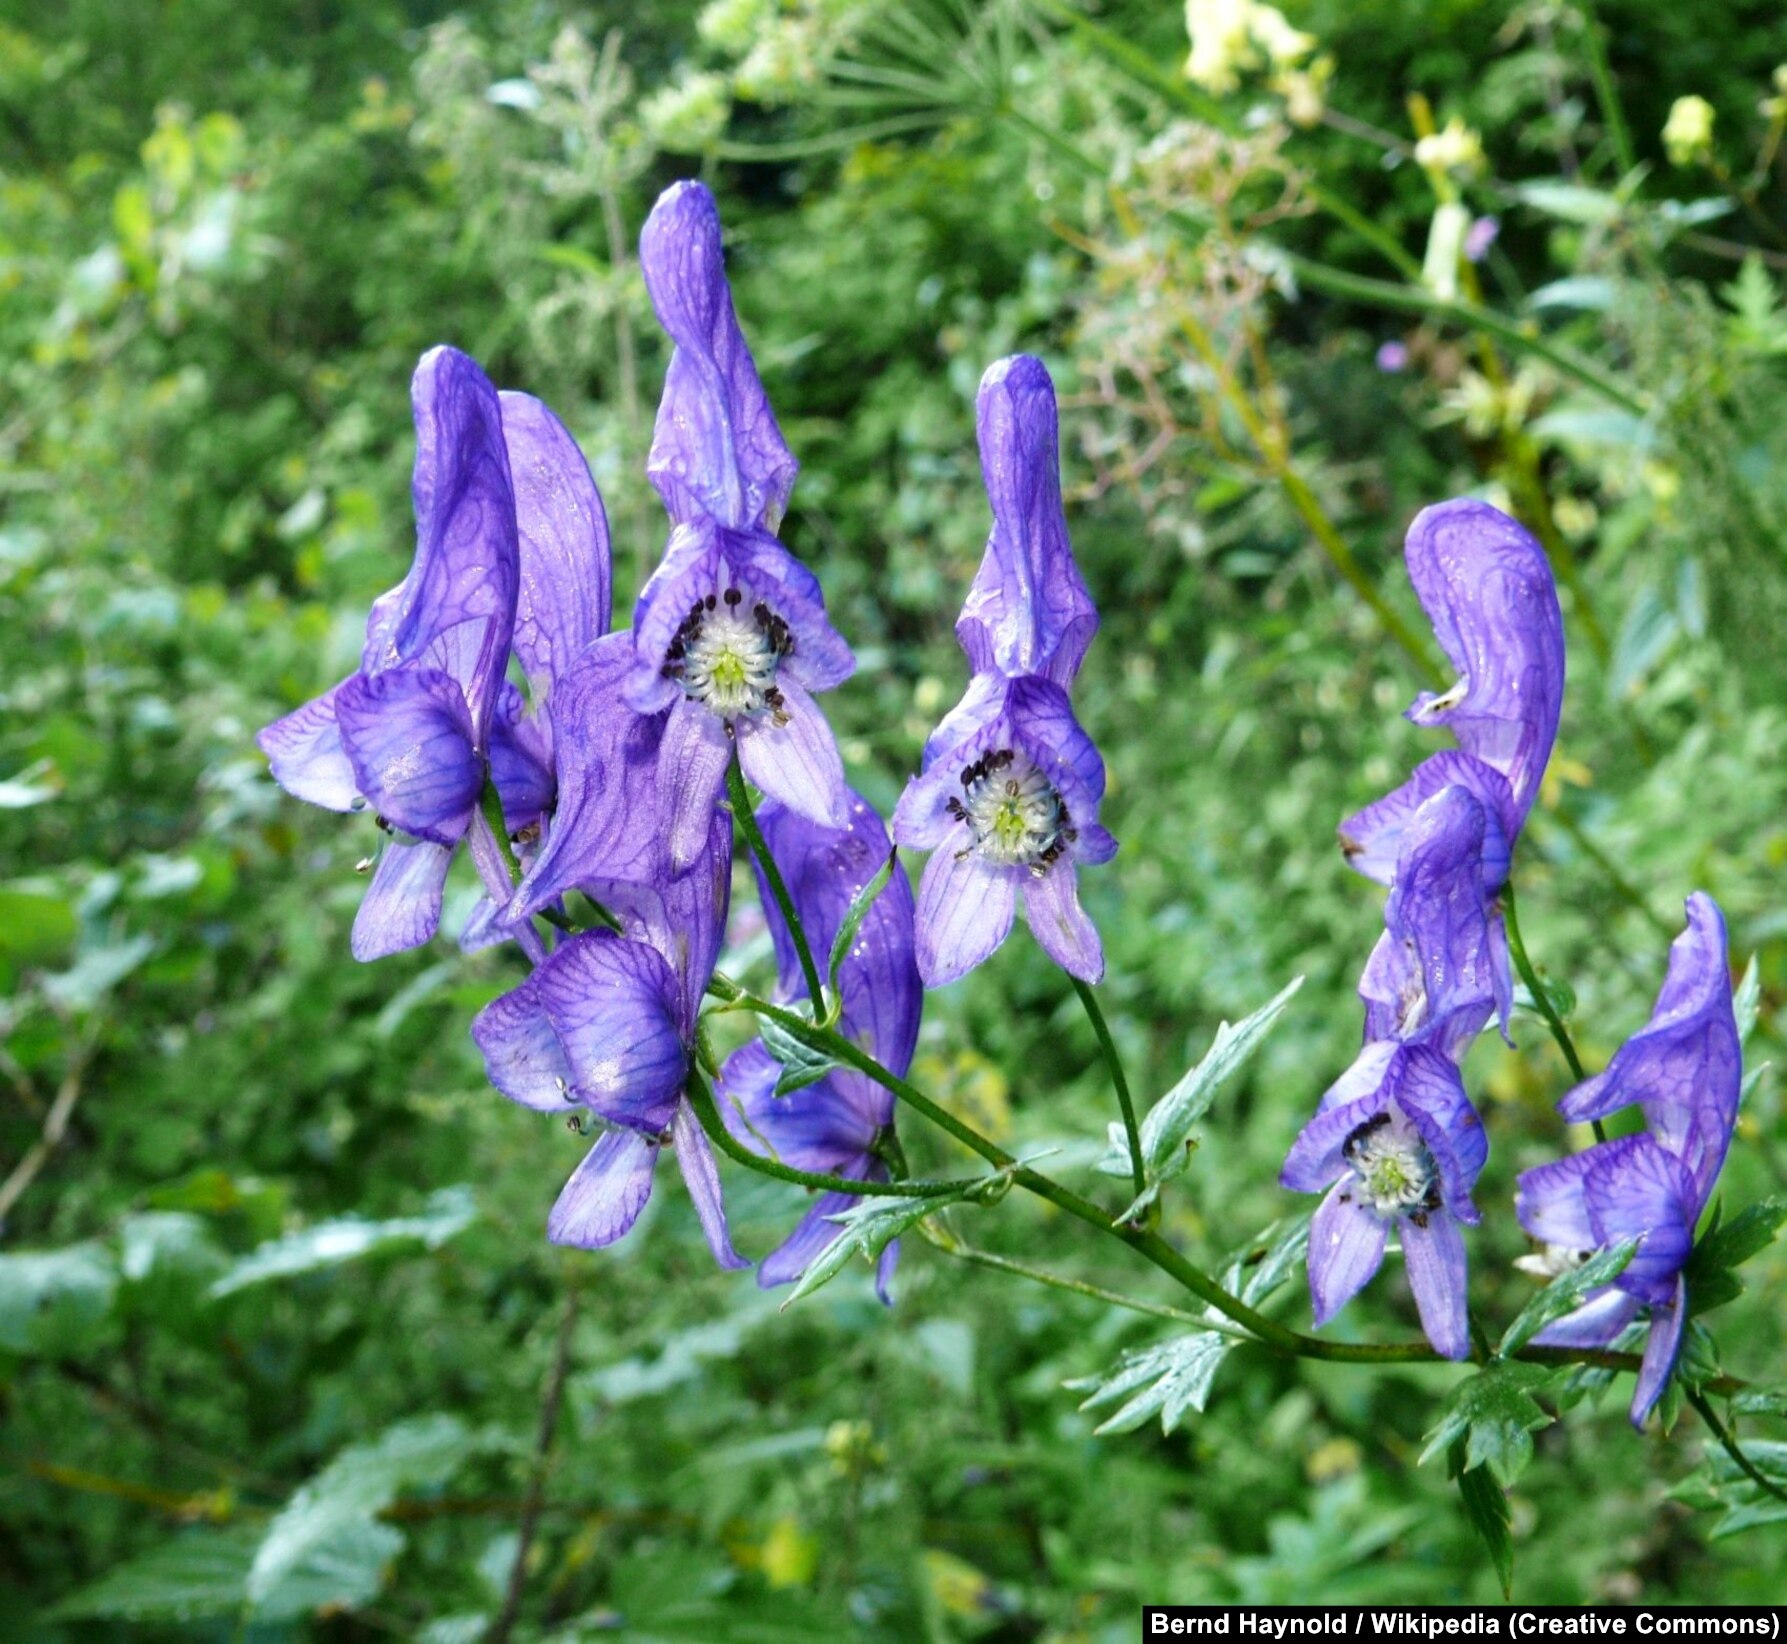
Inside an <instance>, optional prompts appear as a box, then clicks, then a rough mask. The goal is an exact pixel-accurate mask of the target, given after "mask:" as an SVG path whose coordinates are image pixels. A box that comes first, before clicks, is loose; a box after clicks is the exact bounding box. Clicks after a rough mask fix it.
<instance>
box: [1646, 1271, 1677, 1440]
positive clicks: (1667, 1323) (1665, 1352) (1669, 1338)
mask: <svg viewBox="0 0 1787 1644" xmlns="http://www.w3.org/2000/svg"><path fill="white" fill-rule="evenodd" d="M1687 1322H1688V1289H1687V1286H1686V1285H1685V1284H1684V1283H1683V1282H1682V1281H1681V1280H1680V1279H1677V1280H1676V1281H1675V1293H1674V1296H1673V1298H1672V1300H1671V1301H1670V1303H1669V1305H1668V1306H1666V1307H1653V1308H1652V1309H1651V1316H1650V1337H1649V1339H1648V1340H1647V1341H1646V1342H1645V1344H1644V1362H1643V1363H1642V1364H1641V1365H1640V1366H1639V1367H1638V1383H1637V1385H1636V1386H1635V1387H1634V1388H1633V1389H1632V1425H1633V1426H1634V1427H1640V1428H1641V1427H1643V1426H1644V1423H1645V1420H1646V1418H1648V1417H1649V1415H1650V1413H1651V1411H1652V1410H1654V1409H1655V1408H1656V1404H1657V1400H1658V1399H1660V1398H1661V1397H1662V1396H1663V1389H1664V1388H1665V1387H1666V1386H1667V1385H1668V1383H1669V1376H1670V1373H1671V1372H1672V1371H1673V1370H1674V1369H1675V1361H1676V1359H1677V1358H1678V1357H1679V1356H1680V1354H1681V1349H1682V1331H1683V1330H1684V1329H1685V1328H1686V1326H1687Z"/></svg>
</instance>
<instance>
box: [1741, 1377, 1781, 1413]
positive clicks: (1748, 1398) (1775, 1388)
mask: <svg viewBox="0 0 1787 1644" xmlns="http://www.w3.org/2000/svg"><path fill="white" fill-rule="evenodd" d="M1731 1408H1732V1410H1733V1411H1734V1412H1735V1413H1736V1414H1738V1415H1740V1416H1787V1381H1778V1382H1775V1383H1774V1384H1773V1385H1772V1386H1768V1387H1749V1388H1746V1389H1745V1390H1744V1391H1743V1392H1741V1393H1739V1394H1738V1395H1737V1397H1736V1398H1734V1399H1733V1400H1732V1401H1731Z"/></svg>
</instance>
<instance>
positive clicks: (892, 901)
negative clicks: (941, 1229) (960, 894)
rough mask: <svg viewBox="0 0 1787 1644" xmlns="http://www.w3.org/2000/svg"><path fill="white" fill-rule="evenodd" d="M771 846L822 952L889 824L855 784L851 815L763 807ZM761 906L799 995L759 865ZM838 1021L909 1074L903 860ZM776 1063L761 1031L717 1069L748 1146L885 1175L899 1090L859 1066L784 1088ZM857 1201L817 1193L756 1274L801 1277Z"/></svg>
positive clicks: (885, 1264) (909, 971)
mask: <svg viewBox="0 0 1787 1644" xmlns="http://www.w3.org/2000/svg"><path fill="white" fill-rule="evenodd" d="M758 821H759V822H760V824H761V825H762V828H763V835H764V839H765V841H766V842H767V843H768V845H769V849H770V854H771V855H772V856H773V857H774V858H775V861H776V865H777V866H778V868H780V870H781V872H782V876H783V878H784V880H785V881H786V883H787V886H788V892H789V894H790V896H792V897H793V899H794V906H795V911H796V912H797V913H798V914H799V916H800V922H801V927H802V928H803V929H804V930H805V932H806V935H807V940H808V942H810V943H811V944H812V946H813V949H814V950H815V952H817V953H819V954H825V953H827V952H829V951H830V949H831V945H832V943H833V942H834V941H835V940H836V938H837V934H838V931H839V928H840V927H841V926H842V924H843V922H844V916H845V914H846V913H847V912H848V910H849V907H850V904H851V903H852V901H854V900H855V898H856V895H857V893H858V892H859V891H860V890H861V889H862V888H863V886H864V885H866V884H868V882H869V881H870V880H871V879H873V878H874V877H875V875H876V874H877V873H879V872H880V871H881V868H882V866H883V864H884V863H885V862H886V861H887V856H888V850H889V844H888V838H887V829H886V827H885V826H884V825H883V823H882V821H881V818H880V817H879V816H877V815H876V814H875V811H874V809H873V807H872V806H870V805H869V803H868V801H866V800H865V799H863V798H862V797H861V796H860V795H856V794H852V795H851V808H850V825H849V827H848V828H844V829H834V828H823V827H820V826H819V825H818V824H816V823H814V822H810V821H808V820H807V819H806V818H805V817H801V816H797V815H795V814H794V813H793V812H792V811H790V810H788V809H787V808H786V807H784V806H781V805H774V804H771V805H765V806H764V807H763V809H762V811H761V812H759V814H758ZM758 890H759V894H760V896H761V899H762V904H763V910H764V917H765V919H766V920H767V921H768V924H769V929H770V935H771V937H772V939H773V940H774V942H775V947H776V968H777V971H778V974H779V987H778V989H777V995H776V996H777V998H779V999H781V1000H784V1001H787V1000H792V999H798V998H800V997H802V995H803V994H804V991H805V990H804V987H803V985H802V980H801V971H800V961H799V958H798V956H797V954H796V951H795V947H794V940H793V937H792V935H791V934H790V933H789V930H788V927H787V925H786V924H785V923H784V922H783V920H782V916H781V913H780V910H779V909H778V908H777V907H776V904H775V901H774V899H773V898H772V897H771V896H770V894H769V890H768V887H767V886H766V885H765V884H764V882H763V876H762V872H761V870H759V872H758ZM838 989H839V993H840V994H841V996H842V998H841V1006H842V1010H841V1015H840V1018H839V1028H840V1031H841V1032H842V1033H843V1034H844V1035H845V1036H846V1037H847V1038H849V1039H850V1040H851V1041H852V1042H854V1043H856V1044H859V1045H861V1046H862V1047H863V1048H864V1049H865V1050H866V1051H868V1053H869V1054H870V1055H871V1056H873V1057H874V1058H875V1059H876V1060H877V1061H878V1062H880V1063H881V1065H882V1066H883V1067H885V1068H887V1069H888V1070H889V1071H890V1072H892V1073H895V1074H898V1075H904V1074H905V1072H906V1070H907V1069H908V1068H909V1067H910V1066H911V1065H912V1052H913V1050H914V1048H915V1047H916V1045H917V1044H918V1019H919V1013H920V1011H921V1010H922V1008H923V1004H924V990H923V987H922V985H921V984H920V982H919V977H918V967H917V965H916V964H915V963H914V961H913V926H912V890H911V887H910V886H908V885H907V883H906V876H905V874H904V873H903V872H902V871H901V870H900V869H899V868H898V867H896V868H895V869H894V873H893V877H892V878H891V879H890V880H889V881H888V884H887V887H886V889H884V890H883V891H882V892H881V894H880V896H878V897H877V898H876V899H875V902H874V904H873V905H872V906H871V907H870V909H869V911H868V913H867V914H866V915H865V916H864V918H863V922H862V924H861V926H860V927H859V928H858V931H857V936H856V941H855V943H854V945H853V946H852V947H851V949H850V951H849V953H848V954H847V955H846V956H845V959H844V963H843V965H842V966H841V967H840V968H839V972H838ZM781 1071H782V1070H781V1068H780V1067H779V1066H778V1065H777V1063H776V1062H775V1061H774V1060H773V1058H772V1057H771V1056H770V1054H769V1052H768V1051H767V1050H766V1049H765V1048H764V1046H763V1044H762V1042H761V1041H756V1040H754V1041H753V1042H752V1043H750V1044H749V1045H746V1046H744V1047H743V1048H742V1049H740V1050H737V1051H735V1052H734V1053H733V1054H732V1055H731V1056H730V1057H728V1058H727V1061H726V1065H725V1067H724V1068H723V1069H722V1070H721V1074H720V1079H719V1083H718V1085H717V1087H716V1091H715V1094H716V1096H717V1097H718V1100H719V1104H720V1111H721V1113H722V1115H723V1116H724V1117H725V1119H726V1123H727V1125H728V1126H729V1127H730V1128H731V1129H732V1130H733V1132H734V1133H735V1134H736V1135H737V1136H738V1137H739V1139H740V1140H741V1141H743V1142H744V1143H745V1144H746V1145H747V1146H750V1147H755V1148H757V1149H758V1151H760V1152H761V1151H768V1152H770V1153H772V1154H773V1156H774V1157H776V1158H779V1159H780V1160H781V1161H782V1162H783V1163H784V1164H788V1165H791V1166H793V1167H794V1168H795V1169H797V1170H810V1171H819V1172H823V1173H826V1174H829V1175H834V1176H851V1177H855V1178H857V1179H859V1180H865V1181H873V1182H884V1181H886V1180H888V1170H887V1166H886V1164H885V1163H884V1162H883V1161H882V1158H881V1156H880V1152H879V1151H878V1150H879V1148H880V1146H881V1142H882V1137H883V1133H884V1132H885V1131H887V1130H888V1129H889V1128H890V1127H891V1126H892V1124H893V1097H892V1096H891V1095H890V1094H889V1093H888V1092H887V1091H886V1090H885V1089H884V1088H883V1087H882V1086H880V1085H878V1084H876V1083H875V1082H874V1080H872V1079H869V1078H867V1077H866V1076H865V1075H863V1074H861V1073H858V1072H856V1071H855V1070H854V1069H852V1068H844V1067H840V1068H837V1069H834V1070H833V1071H832V1072H831V1073H829V1074H827V1075H826V1076H825V1077H824V1078H823V1079H820V1080H818V1081H817V1082H816V1083H814V1084H810V1085H807V1086H805V1087H803V1088H802V1089H800V1090H797V1091H793V1092H791V1093H790V1094H788V1095H786V1096H777V1095H776V1094H775V1087H776V1081H777V1079H778V1078H779V1076H780V1074H781ZM858 1202H859V1199H858V1197H857V1196H853V1195H851V1194H847V1193H824V1194H821V1195H820V1196H819V1198H818V1199H816V1200H815V1201H814V1203H813V1205H812V1207H811V1208H810V1209H809V1210H808V1212H807V1214H806V1215H805V1216H804V1217H803V1218H802V1219H801V1222H800V1224H799V1225H798V1226H797V1227H796V1228H795V1230H794V1233H793V1235H792V1236H791V1237H790V1238H789V1239H788V1240H787V1241H786V1242H785V1243H784V1244H782V1246H781V1247H780V1248H779V1249H777V1250H775V1251H772V1252H771V1253H770V1254H769V1255H768V1256H767V1257H765V1258H764V1261H763V1265H762V1267H761V1268H760V1269H759V1270H758V1275H757V1277H758V1282H759V1283H760V1284H762V1285H764V1286H765V1287H767V1286H770V1285H776V1284H787V1283H790V1282H792V1281H793V1280H795V1279H798V1278H799V1277H800V1276H801V1274H802V1273H804V1272H805V1271H806V1270H807V1268H808V1266H809V1265H811V1263H812V1261H813V1259H814V1258H815V1257H816V1256H818V1255H819V1253H820V1252H821V1251H823V1250H824V1249H825V1248H826V1246H828V1245H829V1244H830V1243H831V1242H832V1241H833V1240H834V1239H835V1238H837V1237H838V1236H839V1233H840V1231H841V1230H840V1229H839V1227H838V1226H837V1224H836V1223H835V1222H833V1221H832V1220H830V1218H831V1217H834V1216H836V1215H838V1214H840V1213H841V1212H843V1211H845V1210H848V1209H849V1208H850V1207H851V1206H852V1205H854V1204H856V1203H858ZM898 1259H899V1244H898V1241H895V1242H894V1243H893V1244H890V1245H889V1246H888V1248H887V1249H886V1250H885V1251H883V1252H882V1256H881V1261H880V1265H879V1266H878V1268H877V1270H876V1287H877V1289H878V1290H879V1291H880V1294H881V1299H882V1300H883V1301H887V1300H889V1299H890V1297H889V1294H888V1285H889V1283H890V1281H891V1280H892V1278H893V1271H894V1264H895V1263H896V1262H897V1261H898Z"/></svg>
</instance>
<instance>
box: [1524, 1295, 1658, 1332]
mask: <svg viewBox="0 0 1787 1644" xmlns="http://www.w3.org/2000/svg"><path fill="white" fill-rule="evenodd" d="M1641 1305H1642V1304H1641V1303H1640V1302H1639V1300H1638V1298H1637V1297H1636V1296H1628V1295H1627V1294H1626V1293H1625V1291H1623V1290H1619V1289H1616V1288H1615V1287H1614V1286H1612V1285H1609V1286H1607V1288H1606V1289H1604V1290H1599V1291H1596V1292H1595V1293H1594V1294H1593V1295H1591V1296H1590V1297H1589V1299H1588V1300H1587V1301H1586V1302H1584V1303H1583V1305H1582V1306H1581V1307H1578V1308H1577V1309H1576V1310H1575V1311H1574V1312H1573V1313H1566V1314H1565V1315H1564V1316H1563V1317H1562V1318H1561V1319H1558V1320H1556V1321H1554V1322H1553V1323H1551V1324H1548V1325H1546V1326H1545V1328H1544V1329H1543V1330H1541V1331H1540V1332H1539V1333H1538V1335H1536V1336H1534V1337H1533V1340H1534V1342H1536V1343H1537V1344H1538V1345H1539V1346H1540V1347H1611V1346H1612V1345H1613V1344H1614V1342H1616V1341H1618V1340H1619V1337H1620V1333H1621V1332H1622V1331H1623V1330H1624V1329H1625V1328H1626V1326H1627V1325H1628V1324H1630V1323H1631V1322H1632V1320H1633V1319H1635V1318H1637V1317H1638V1309H1639V1307H1640V1306H1641Z"/></svg>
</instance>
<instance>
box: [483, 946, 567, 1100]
mask: <svg viewBox="0 0 1787 1644" xmlns="http://www.w3.org/2000/svg"><path fill="white" fill-rule="evenodd" d="M472 1041H473V1043H474V1044H476V1045H477V1047H478V1049H479V1051H480V1052H481V1053H482V1054H483V1057H484V1072H485V1074H486V1075H487V1076H488V1078H489V1080H490V1082H491V1083H492V1084H493V1085H495V1086H496V1088H497V1089H498V1090H500V1091H501V1092H502V1093H503V1094H504V1095H505V1096H507V1097H508V1098H509V1100H510V1101H512V1102H519V1103H520V1104H521V1105H522V1106H523V1107H531V1108H533V1109H534V1110H535V1111H536V1112H539V1113H564V1112H566V1111H568V1109H569V1107H570V1105H571V1104H572V1103H573V1102H575V1101H576V1099H577V1098H576V1094H575V1092H574V1091H573V1090H572V1088H571V1085H572V1074H571V1064H570V1063H569V1062H567V1061H566V1060H565V1053H564V1048H563V1046H561V1045H560V1044H559V1040H558V1035H557V1034H556V1033H555V1032H553V1029H552V1018H551V1017H550V1016H549V1015H548V1014H547V1012H546V1006H545V1003H544V1001H543V1000H542V998H541V996H540V984H539V972H538V971H536V972H534V974H533V975H531V976H529V977H528V979H527V980H526V981H525V982H523V983H522V984H521V986H520V987H518V988H512V989H510V991H509V992H507V993H505V994H503V995H502V996H501V997H500V998H497V999H493V1000H491V1002H490V1003H489V1004H487V1005H486V1006H485V1007H484V1008H483V1009H482V1010H481V1011H479V1012H478V1014H477V1015H476V1016H474V1017H473V1018H472Z"/></svg>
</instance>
